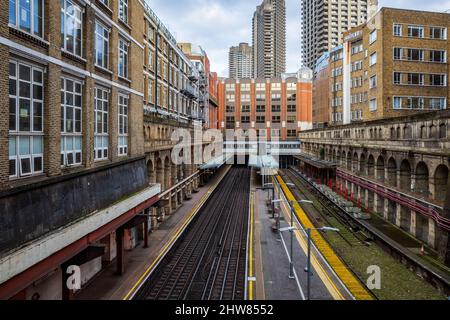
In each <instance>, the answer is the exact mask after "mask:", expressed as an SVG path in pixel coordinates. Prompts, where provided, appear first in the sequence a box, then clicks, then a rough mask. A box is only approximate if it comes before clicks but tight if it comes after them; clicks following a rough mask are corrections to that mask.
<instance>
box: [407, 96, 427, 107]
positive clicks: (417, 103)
mask: <svg viewBox="0 0 450 320" xmlns="http://www.w3.org/2000/svg"><path fill="white" fill-rule="evenodd" d="M423 107H424V99H423V98H421V97H410V98H408V106H407V108H409V109H423Z"/></svg>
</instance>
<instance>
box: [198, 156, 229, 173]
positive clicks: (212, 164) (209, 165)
mask: <svg viewBox="0 0 450 320" xmlns="http://www.w3.org/2000/svg"><path fill="white" fill-rule="evenodd" d="M231 157H232V156H226V155H221V156H218V157H216V158H214V159H211V160H209V161H208V162H206V163H204V164H202V165H201V166H200V169H201V170H206V169H217V168H220V167H221V166H223V165H224V164H225V163H226V162H227V161H228V160H229V159H230V158H231Z"/></svg>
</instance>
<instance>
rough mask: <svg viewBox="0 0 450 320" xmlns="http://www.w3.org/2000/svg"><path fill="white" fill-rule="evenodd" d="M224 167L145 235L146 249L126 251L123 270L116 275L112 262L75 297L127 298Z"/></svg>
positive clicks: (202, 200) (196, 209) (178, 232)
mask: <svg viewBox="0 0 450 320" xmlns="http://www.w3.org/2000/svg"><path fill="white" fill-rule="evenodd" d="M228 169H229V167H225V168H222V169H221V170H220V171H219V172H218V174H217V175H215V176H214V177H213V178H212V179H211V180H210V181H209V182H207V183H206V184H205V185H204V186H203V187H200V188H199V192H198V193H193V194H192V199H190V200H187V201H185V202H183V206H181V207H180V208H178V210H176V211H175V212H174V213H173V214H171V215H170V216H169V217H168V218H167V220H166V221H164V222H163V223H162V224H161V226H160V228H159V229H158V230H156V231H153V232H152V233H151V234H150V235H149V246H148V248H143V247H142V244H140V245H139V246H138V247H136V248H135V249H134V250H133V251H130V252H127V254H126V261H127V267H126V272H125V273H124V274H123V275H122V276H118V275H116V268H115V264H114V263H112V264H111V265H110V266H108V267H107V268H105V269H104V270H103V271H102V272H101V273H100V274H99V275H98V276H97V277H96V278H94V279H93V280H92V281H91V283H90V284H89V285H88V286H87V287H86V288H84V289H83V290H82V291H81V292H80V293H79V294H77V295H76V296H75V299H77V300H92V299H97V300H99V299H100V300H122V299H125V298H127V297H128V296H129V293H130V292H131V291H132V289H133V288H135V287H136V286H137V285H138V284H139V282H140V281H141V280H142V276H143V275H144V274H146V273H147V272H149V271H150V270H151V269H153V267H154V266H155V264H156V263H157V261H158V260H159V259H160V258H161V256H162V255H163V254H164V253H165V252H166V251H168V250H169V248H170V245H171V243H172V242H173V241H174V240H175V239H176V238H177V236H178V235H179V234H180V233H181V232H182V230H183V229H184V227H185V226H186V225H187V224H188V222H189V221H190V220H191V219H192V218H193V216H194V215H195V214H196V212H197V211H198V210H199V209H200V208H201V207H202V205H203V204H204V203H205V202H206V200H207V199H208V198H209V195H210V193H211V192H212V191H213V190H214V189H215V188H216V187H217V186H218V184H219V182H220V181H221V180H222V178H223V177H224V176H225V175H226V172H227V171H228Z"/></svg>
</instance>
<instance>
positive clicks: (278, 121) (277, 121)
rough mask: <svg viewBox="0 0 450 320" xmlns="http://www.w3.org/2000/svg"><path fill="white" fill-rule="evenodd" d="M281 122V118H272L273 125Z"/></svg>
mask: <svg viewBox="0 0 450 320" xmlns="http://www.w3.org/2000/svg"><path fill="white" fill-rule="evenodd" d="M280 121H281V118H280V116H273V117H272V122H273V123H280Z"/></svg>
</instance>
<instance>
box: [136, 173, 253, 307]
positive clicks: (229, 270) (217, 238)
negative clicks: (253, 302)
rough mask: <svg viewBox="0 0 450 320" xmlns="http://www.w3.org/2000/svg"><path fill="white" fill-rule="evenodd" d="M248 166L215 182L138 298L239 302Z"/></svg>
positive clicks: (243, 286)
mask: <svg viewBox="0 0 450 320" xmlns="http://www.w3.org/2000/svg"><path fill="white" fill-rule="evenodd" d="M249 179H250V170H249V169H247V168H240V167H236V168H233V169H231V170H230V172H229V173H228V175H227V176H226V177H225V178H224V180H223V181H222V182H221V183H220V185H219V187H218V188H217V189H216V191H215V192H214V194H213V195H212V196H211V198H210V199H209V200H208V201H207V202H206V204H205V206H204V207H203V208H202V209H201V210H200V211H199V212H198V214H197V216H196V218H195V220H194V221H193V222H192V224H191V225H190V226H189V227H188V228H187V229H186V230H185V233H184V235H183V236H182V237H181V238H180V239H179V240H178V241H177V243H176V244H175V246H174V247H173V248H172V250H171V251H170V252H169V253H168V255H167V256H166V257H165V258H164V259H163V260H162V261H161V263H160V264H159V266H158V267H157V269H156V270H155V271H154V272H153V273H152V275H151V277H149V278H148V279H147V280H146V282H145V283H144V284H143V285H142V287H141V288H140V289H139V291H138V292H137V293H136V295H135V296H134V299H137V300H186V299H189V300H191V299H202V300H243V299H244V298H245V297H244V289H245V263H246V241H247V221H248V207H249V192H250V190H249V188H250V187H249Z"/></svg>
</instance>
